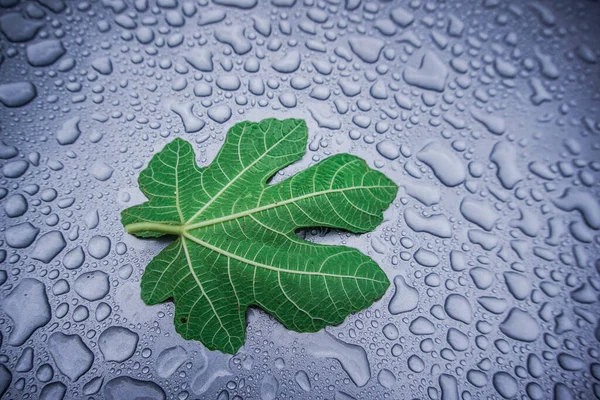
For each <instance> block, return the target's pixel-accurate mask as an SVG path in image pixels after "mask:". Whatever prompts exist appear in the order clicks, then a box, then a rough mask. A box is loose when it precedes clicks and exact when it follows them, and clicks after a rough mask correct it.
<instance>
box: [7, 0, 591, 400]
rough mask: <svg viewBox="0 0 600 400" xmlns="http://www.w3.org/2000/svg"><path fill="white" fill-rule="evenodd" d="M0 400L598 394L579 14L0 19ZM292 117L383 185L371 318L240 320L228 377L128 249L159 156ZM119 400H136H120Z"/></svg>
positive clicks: (158, 4) (273, 8) (68, 14)
mask: <svg viewBox="0 0 600 400" xmlns="http://www.w3.org/2000/svg"><path fill="white" fill-rule="evenodd" d="M0 6H2V8H0V14H1V15H0V31H1V33H2V35H1V36H0V49H1V53H0V103H1V104H0V136H1V145H0V174H1V178H0V203H1V204H0V206H1V208H2V210H1V211H0V219H1V234H0V236H1V237H0V309H1V312H0V331H1V340H0V342H1V346H0V393H4V398H7V399H21V398H23V399H26V398H31V399H37V398H42V399H60V398H63V397H64V398H65V399H81V398H94V399H103V398H106V399H128V400H129V399H134V398H140V396H141V397H143V398H148V399H163V398H169V399H181V400H184V399H188V398H189V399H196V398H208V399H215V398H217V399H219V400H225V399H261V400H270V399H275V398H278V399H290V398H294V399H304V398H314V399H337V400H342V399H343V400H347V399H353V398H355V399H379V398H382V399H383V398H389V399H408V398H429V399H459V398H460V399H478V398H530V399H548V398H556V399H561V400H564V399H572V398H573V399H575V398H577V399H590V398H594V397H596V398H600V363H599V357H600V351H599V345H598V341H599V340H600V325H599V313H598V294H599V291H600V280H599V279H598V269H599V267H600V263H599V246H600V234H599V229H600V203H599V185H598V179H599V177H600V157H599V152H600V142H599V140H598V133H599V132H600V125H599V123H598V121H597V118H598V102H599V96H598V89H599V86H600V85H599V69H598V68H599V67H598V57H599V49H598V44H597V39H598V37H599V36H598V25H597V22H598V20H599V18H600V7H599V5H598V4H596V3H595V2H583V1H582V2H575V1H552V2H550V1H547V2H544V1H541V2H523V1H518V2H517V1H515V2H501V1H497V0H485V1H465V2H462V3H457V2H435V1H419V0H413V1H402V2H399V1H398V2H377V1H364V0H363V1H361V0H346V1H345V2H338V1H336V0H331V1H311V0H306V1H300V0H298V1H294V0H271V2H268V1H265V0H260V1H257V0H237V1H236V0H213V2H212V3H211V2H208V1H206V0H200V1H197V2H196V1H192V0H185V1H177V0H156V1H155V0H150V1H145V0H136V1H132V2H123V1H121V0H103V1H98V2H96V1H89V2H88V1H79V2H65V1H62V0H39V2H35V1H22V2H19V1H12V0H2V1H0ZM268 117H276V118H281V119H282V118H288V117H295V118H303V119H305V120H306V121H307V123H308V126H309V135H310V138H309V146H308V151H307V154H306V156H305V157H304V159H303V160H302V161H301V162H299V163H297V164H294V165H293V166H291V167H289V168H287V169H286V170H285V171H284V173H283V174H280V175H278V176H277V177H276V178H275V179H276V180H279V179H283V178H285V177H286V176H288V175H289V174H292V173H295V172H297V171H299V170H301V169H303V168H305V167H306V166H309V165H311V164H312V163H315V162H318V161H319V160H321V159H323V158H325V157H328V156H329V155H331V154H335V153H339V152H349V153H352V154H356V155H359V156H361V157H363V158H365V159H367V160H368V163H369V164H370V165H371V166H372V167H374V168H377V169H380V170H381V171H383V172H385V173H386V174H387V175H388V176H390V177H392V178H393V179H394V180H395V181H396V182H397V183H398V184H399V185H400V186H401V189H400V193H399V195H398V198H397V199H396V201H395V202H394V205H393V206H391V207H390V209H389V210H388V211H387V212H386V214H385V216H386V220H385V222H384V223H383V224H382V225H381V226H380V227H379V228H378V229H377V230H376V231H375V232H373V233H371V234H367V235H362V236H354V235H349V234H347V233H345V232H328V231H326V230H322V229H316V230H312V231H307V232H300V235H301V236H302V237H306V238H307V239H308V240H313V241H316V242H319V243H331V244H333V243H335V244H347V245H349V246H353V247H356V248H359V249H361V250H362V251H364V252H365V253H367V254H369V255H370V256H371V257H372V258H373V259H374V260H375V261H377V262H378V263H379V264H380V265H381V267H382V268H383V269H384V270H385V271H386V273H387V274H388V276H389V278H390V280H391V281H392V282H393V284H392V286H391V287H390V289H389V291H388V293H387V294H386V295H385V296H384V298H383V299H382V300H380V301H379V302H377V303H375V304H374V305H373V306H372V307H371V308H369V309H368V310H365V311H364V312H361V313H358V314H356V315H352V316H350V317H348V319H347V320H346V321H345V322H344V323H343V324H342V325H340V326H336V327H329V328H327V329H326V330H325V331H321V332H318V333H315V334H298V333H295V332H290V331H287V330H285V329H284V328H282V327H281V326H280V325H279V324H278V323H276V322H274V321H273V320H272V319H271V318H270V317H269V316H268V315H266V314H265V313H263V312H261V311H259V310H252V311H250V313H249V314H250V316H249V326H248V332H247V339H246V345H245V346H244V347H243V348H242V349H241V350H240V352H239V353H238V354H237V355H235V356H233V357H231V356H227V355H223V354H221V353H219V352H210V351H207V350H206V349H205V348H204V347H203V346H202V344H200V343H199V342H188V341H185V340H183V339H182V338H181V337H180V336H179V335H178V334H177V333H176V332H175V331H174V329H173V322H172V315H173V305H172V304H170V303H166V304H162V305H159V306H154V307H148V306H145V305H144V304H143V302H142V301H141V299H140V290H139V280H140V277H141V275H142V273H143V271H144V266H145V265H146V264H147V263H148V262H149V261H150V260H151V259H152V257H153V256H154V255H156V254H157V253H158V252H159V250H160V249H161V248H162V247H163V246H164V245H165V244H166V241H150V240H138V239H135V238H133V237H132V236H129V235H127V234H125V232H124V231H123V228H122V226H121V224H120V221H119V212H120V211H121V210H122V209H124V208H126V207H129V206H131V205H133V204H137V203H140V202H142V201H143V200H144V199H143V196H142V195H141V192H140V191H139V190H138V188H137V183H136V177H137V175H138V174H139V172H140V171H141V169H142V168H143V167H144V166H145V165H146V163H147V162H148V160H149V159H150V158H151V156H152V155H153V154H154V153H156V152H157V151H159V150H160V149H161V148H162V146H164V144H165V143H167V142H169V141H170V140H172V139H174V138H176V137H182V138H185V139H186V140H189V141H190V142H192V143H193V145H194V147H195V148H196V152H197V155H198V162H199V163H200V164H201V165H206V164H208V163H209V162H210V161H211V160H212V158H213V156H214V155H215V154H216V152H217V151H218V149H219V148H220V146H221V144H222V142H223V139H224V136H225V132H226V130H227V128H228V127H230V126H231V125H233V124H234V123H236V122H239V121H243V120H246V119H250V120H255V121H257V120H260V119H263V118H268ZM136 396H137V397H136Z"/></svg>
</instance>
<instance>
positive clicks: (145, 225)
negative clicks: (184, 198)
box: [125, 222, 185, 236]
mask: <svg viewBox="0 0 600 400" xmlns="http://www.w3.org/2000/svg"><path fill="white" fill-rule="evenodd" d="M125 230H126V231H127V233H130V234H136V233H139V232H148V231H151V232H161V233H165V234H167V235H178V236H181V235H182V234H183V232H184V231H185V225H170V224H161V223H160V222H136V223H133V224H129V225H126V226H125Z"/></svg>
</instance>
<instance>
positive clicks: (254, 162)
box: [185, 123, 302, 225]
mask: <svg viewBox="0 0 600 400" xmlns="http://www.w3.org/2000/svg"><path fill="white" fill-rule="evenodd" d="M301 125H302V124H300V123H299V124H298V125H296V126H295V127H294V128H293V129H292V130H290V131H289V132H288V133H287V134H286V135H284V136H283V137H282V138H281V139H279V140H278V141H276V142H275V143H274V144H273V145H272V146H271V147H269V148H268V149H266V150H265V152H264V153H263V154H261V155H260V156H259V157H258V158H257V159H256V160H254V161H252V162H251V163H250V164H248V165H247V166H245V167H244V168H243V169H242V170H241V171H240V172H239V173H238V174H237V175H236V176H234V177H233V178H232V179H231V180H229V182H227V184H225V185H224V186H223V187H222V188H221V190H219V191H218V192H217V193H216V194H215V195H214V196H213V197H212V198H211V199H210V200H209V201H207V202H206V204H204V205H203V206H202V207H201V208H200V209H199V210H198V211H196V213H195V214H194V215H193V216H192V217H191V218H189V219H188V220H187V221H186V222H185V225H187V224H189V223H190V222H191V221H193V220H194V219H196V218H197V217H198V216H199V215H200V214H201V213H202V212H203V211H204V210H206V209H207V208H208V207H209V206H210V205H211V204H212V203H214V202H215V201H216V200H217V199H218V198H219V197H220V196H221V195H222V194H223V193H224V192H225V191H226V190H227V189H229V188H230V187H231V185H233V184H234V183H235V182H236V181H237V180H238V179H239V178H240V177H241V176H243V175H244V174H245V173H246V172H247V171H248V170H250V168H252V167H253V166H254V165H256V164H257V163H258V162H259V161H260V160H262V159H263V158H264V157H266V156H267V155H268V154H269V153H270V152H271V150H273V149H274V148H275V147H277V146H279V144H281V142H283V141H284V140H286V139H287V138H288V137H289V136H291V135H292V133H294V132H295V131H296V129H298V127H299V126H301ZM246 126H247V125H246ZM246 126H244V129H243V130H242V133H241V135H243V134H244V132H245V131H246ZM241 135H240V136H241ZM238 150H239V147H238Z"/></svg>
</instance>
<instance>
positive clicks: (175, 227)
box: [125, 185, 395, 236]
mask: <svg viewBox="0 0 600 400" xmlns="http://www.w3.org/2000/svg"><path fill="white" fill-rule="evenodd" d="M383 188H395V186H393V185H379V186H352V187H348V188H339V189H328V190H322V191H319V192H314V193H309V194H305V195H302V196H298V197H293V198H291V199H288V200H283V201H276V202H274V203H270V204H265V205H264V206H260V207H255V208H251V209H248V210H244V211H240V212H238V213H235V214H230V215H225V216H223V217H218V218H213V219H209V220H206V221H202V222H198V223H195V224H189V220H188V222H186V223H184V224H166V223H160V222H136V223H133V224H128V225H126V226H125V230H126V231H127V233H137V232H144V231H154V232H161V233H164V234H167V235H178V236H183V235H184V234H186V233H187V232H189V231H191V230H194V229H199V228H203V227H206V226H211V225H216V224H220V223H223V222H228V221H232V220H235V219H238V218H243V217H247V216H249V215H252V214H255V213H258V212H261V211H266V210H270V209H273V208H276V207H281V206H285V205H288V204H291V203H294V202H296V201H301V200H306V199H309V198H311V197H316V196H321V195H326V194H331V193H344V192H346V191H350V190H362V189H383Z"/></svg>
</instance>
